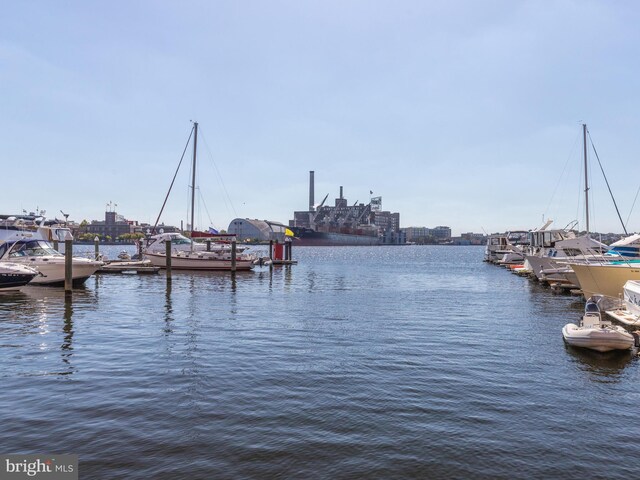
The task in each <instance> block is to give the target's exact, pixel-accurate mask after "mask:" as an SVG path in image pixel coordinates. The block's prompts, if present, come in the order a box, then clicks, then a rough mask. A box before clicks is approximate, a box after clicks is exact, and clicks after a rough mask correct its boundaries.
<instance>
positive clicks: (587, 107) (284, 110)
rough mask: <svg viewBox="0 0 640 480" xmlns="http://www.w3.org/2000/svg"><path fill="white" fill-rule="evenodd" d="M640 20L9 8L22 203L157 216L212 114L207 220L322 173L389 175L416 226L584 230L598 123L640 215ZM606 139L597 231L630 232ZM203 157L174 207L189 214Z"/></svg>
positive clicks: (622, 10) (1, 144)
mask: <svg viewBox="0 0 640 480" xmlns="http://www.w3.org/2000/svg"><path fill="white" fill-rule="evenodd" d="M639 21H640V6H638V5H637V4H636V3H635V2H631V1H622V2H615V3H610V2H606V1H604V0H600V1H599V0H594V1H588V2H577V1H571V0H564V1H558V2H551V3H539V2H526V1H516V2H512V1H492V2H473V1H470V0H460V1H456V2H450V3H447V4H442V3H441V2H417V1H405V2H401V3H399V4H397V5H396V4H394V5H391V4H389V3H387V2H382V1H373V2H364V1H355V2H350V3H348V4H344V2H335V1H328V2H303V3H297V2H288V1H275V2H269V4H263V3H260V2H249V3H242V4H238V3H237V2H227V1H221V2H214V3H210V2H204V1H195V0H194V1H187V2H184V3H181V4H176V3H175V2H169V1H141V2H136V3H134V4H130V5H127V8H126V9H121V8H117V6H114V5H113V4H100V3H94V2H79V1H72V2H67V3H65V4H64V6H61V5H58V4H54V3H50V2H45V1H34V2H28V3H20V2H17V3H16V2H14V3H10V4H8V5H6V6H5V9H4V11H3V17H2V18H1V19H0V26H2V31H3V35H2V38H1V39H0V58H1V59H2V63H3V68H2V70H1V71H2V74H1V76H0V81H1V82H2V92H3V93H2V99H3V113H4V115H2V116H1V117H0V156H1V157H2V159H3V175H2V178H3V180H4V182H3V188H2V189H1V193H0V203H1V204H2V211H3V212H7V213H17V212H20V211H22V210H23V209H25V210H27V211H31V210H33V209H34V208H35V207H36V206H40V207H41V208H45V209H47V211H48V212H49V214H53V213H54V212H58V211H60V210H62V211H64V212H67V213H69V214H70V215H71V216H72V217H74V218H81V219H82V218H88V217H90V216H91V215H92V212H95V211H96V210H97V209H99V208H100V205H106V204H107V203H108V202H109V201H113V202H114V203H117V204H118V208H119V209H120V210H122V211H123V212H127V215H129V216H131V217H135V218H138V219H140V220H141V221H145V222H147V223H153V222H154V221H155V218H156V216H157V214H158V212H159V210H160V207H161V205H162V202H163V200H164V196H165V194H166V192H167V189H168V187H169V184H170V182H171V179H172V177H173V174H174V172H175V169H176V166H177V164H178V162H179V160H180V156H181V154H182V151H183V149H184V146H185V143H186V140H187V137H188V135H189V131H190V129H191V124H190V120H194V121H198V122H199V124H200V127H201V136H200V137H199V147H200V148H199V152H200V153H199V159H200V160H199V165H200V166H199V168H198V170H199V172H198V178H199V180H198V188H199V190H198V203H199V209H200V210H199V211H201V212H202V213H201V216H200V219H199V220H198V222H199V223H200V224H202V225H204V226H209V225H211V226H214V227H216V228H226V227H227V226H228V224H229V222H230V221H231V220H232V219H233V218H236V217H240V218H261V219H269V220H275V221H281V222H283V223H286V222H287V221H288V220H289V219H291V218H292V215H293V212H294V211H297V210H302V209H304V208H305V207H306V205H307V198H308V196H307V172H308V171H309V170H314V171H315V172H316V196H317V197H320V198H322V197H324V195H325V194H327V193H328V194H329V199H333V198H336V197H337V196H338V189H339V187H340V186H344V189H345V196H346V197H347V198H348V199H349V200H350V201H351V202H355V201H356V200H358V201H360V202H365V203H366V202H367V201H368V200H369V197H370V193H369V192H370V191H373V192H374V193H373V195H374V196H381V197H382V198H383V206H382V207H383V209H385V210H389V211H394V212H399V213H400V215H401V218H400V221H401V226H403V227H406V226H421V225H449V226H450V227H451V228H452V230H453V231H454V233H455V234H460V233H462V232H466V231H474V232H482V231H486V232H497V231H505V230H508V229H533V228H537V227H540V226H541V225H542V224H543V223H544V221H545V220H546V219H549V218H551V219H553V220H554V226H555V227H558V228H560V227H562V226H564V225H567V224H569V223H571V222H572V221H574V220H578V221H579V223H580V226H581V227H582V226H583V225H584V223H585V222H584V199H583V196H584V194H583V190H584V186H583V185H582V183H583V180H582V178H583V173H582V153H581V148H582V140H581V124H582V123H587V124H588V127H589V131H590V135H591V138H592V139H593V144H594V146H595V148H596V149H597V152H598V155H599V157H600V160H601V161H602V164H603V168H604V170H605V172H606V173H607V177H608V180H609V183H610V186H611V189H612V191H613V193H614V195H615V197H616V201H617V203H618V206H619V208H620V211H621V216H622V218H623V220H624V221H625V222H626V223H627V224H628V230H629V231H630V232H631V231H638V230H640V215H639V214H638V212H637V210H636V209H635V203H636V202H635V201H636V198H637V192H638V187H639V185H638V182H637V180H636V179H635V177H634V176H633V175H629V172H630V171H633V169H634V166H635V163H636V161H635V155H636V152H637V151H638V149H639V147H640V145H638V143H640V139H638V136H637V135H636V134H635V123H636V122H635V119H636V116H637V113H636V112H637V111H639V110H640V108H639V105H638V102H639V100H638V96H637V94H636V92H635V84H634V82H633V81H632V79H633V78H636V76H637V75H638V66H637V62H634V61H633V59H635V58H637V57H638V54H639V53H640V52H639V50H640V38H639V37H640V32H638V30H637V28H636V25H637V24H638V22H639ZM589 149H590V169H591V179H592V186H591V191H590V194H591V200H592V204H591V207H590V209H591V213H592V214H591V217H592V218H591V225H592V227H591V229H592V230H597V231H622V227H621V226H620V222H619V221H618V218H617V214H616V212H615V209H614V207H613V204H612V202H611V201H610V199H609V194H608V189H607V186H606V185H605V183H604V181H603V179H602V175H601V174H600V167H599V165H598V163H597V161H596V158H595V155H594V154H593V149H591V146H590V145H589ZM188 170H189V168H188V166H186V165H183V167H182V170H181V173H180V174H179V176H178V178H177V179H176V184H175V187H174V192H173V194H172V196H171V198H170V201H169V203H168V204H167V208H166V211H165V213H164V215H163V218H162V220H163V221H165V223H173V224H179V222H180V220H183V221H184V222H185V223H186V221H187V219H188V218H189V217H188V216H187V213H186V212H187V205H188V200H187V198H188V185H189V171H188ZM7 179H10V180H9V181H7ZM321 196H322V197H321Z"/></svg>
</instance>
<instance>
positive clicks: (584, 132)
mask: <svg viewBox="0 0 640 480" xmlns="http://www.w3.org/2000/svg"><path fill="white" fill-rule="evenodd" d="M582 137H583V138H582V141H583V149H584V202H585V214H586V216H587V235H588V234H589V177H588V173H587V124H586V123H583V124H582Z"/></svg>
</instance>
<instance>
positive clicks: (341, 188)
mask: <svg viewBox="0 0 640 480" xmlns="http://www.w3.org/2000/svg"><path fill="white" fill-rule="evenodd" d="M340 200H342V186H340Z"/></svg>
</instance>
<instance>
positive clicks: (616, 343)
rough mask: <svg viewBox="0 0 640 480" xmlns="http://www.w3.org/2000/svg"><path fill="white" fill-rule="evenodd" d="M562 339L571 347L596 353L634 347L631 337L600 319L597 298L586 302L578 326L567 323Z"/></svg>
mask: <svg viewBox="0 0 640 480" xmlns="http://www.w3.org/2000/svg"><path fill="white" fill-rule="evenodd" d="M562 337H563V338H564V341H565V342H567V343H568V344H569V345H571V346H573V347H582V348H590V349H591V350H597V351H598V352H610V351H611V350H628V349H630V348H631V347H633V345H634V339H633V335H631V334H630V333H629V332H627V331H626V330H625V329H624V328H622V327H620V326H618V325H613V324H612V323H611V322H610V321H608V320H603V319H602V315H601V314H600V307H598V298H597V297H591V298H589V300H587V304H586V305H585V307H584V315H583V316H582V319H581V320H580V325H576V324H574V323H567V324H566V325H565V326H564V327H563V329H562Z"/></svg>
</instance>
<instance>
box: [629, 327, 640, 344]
mask: <svg viewBox="0 0 640 480" xmlns="http://www.w3.org/2000/svg"><path fill="white" fill-rule="evenodd" d="M631 335H633V346H634V347H640V330H636V331H634V332H631Z"/></svg>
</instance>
